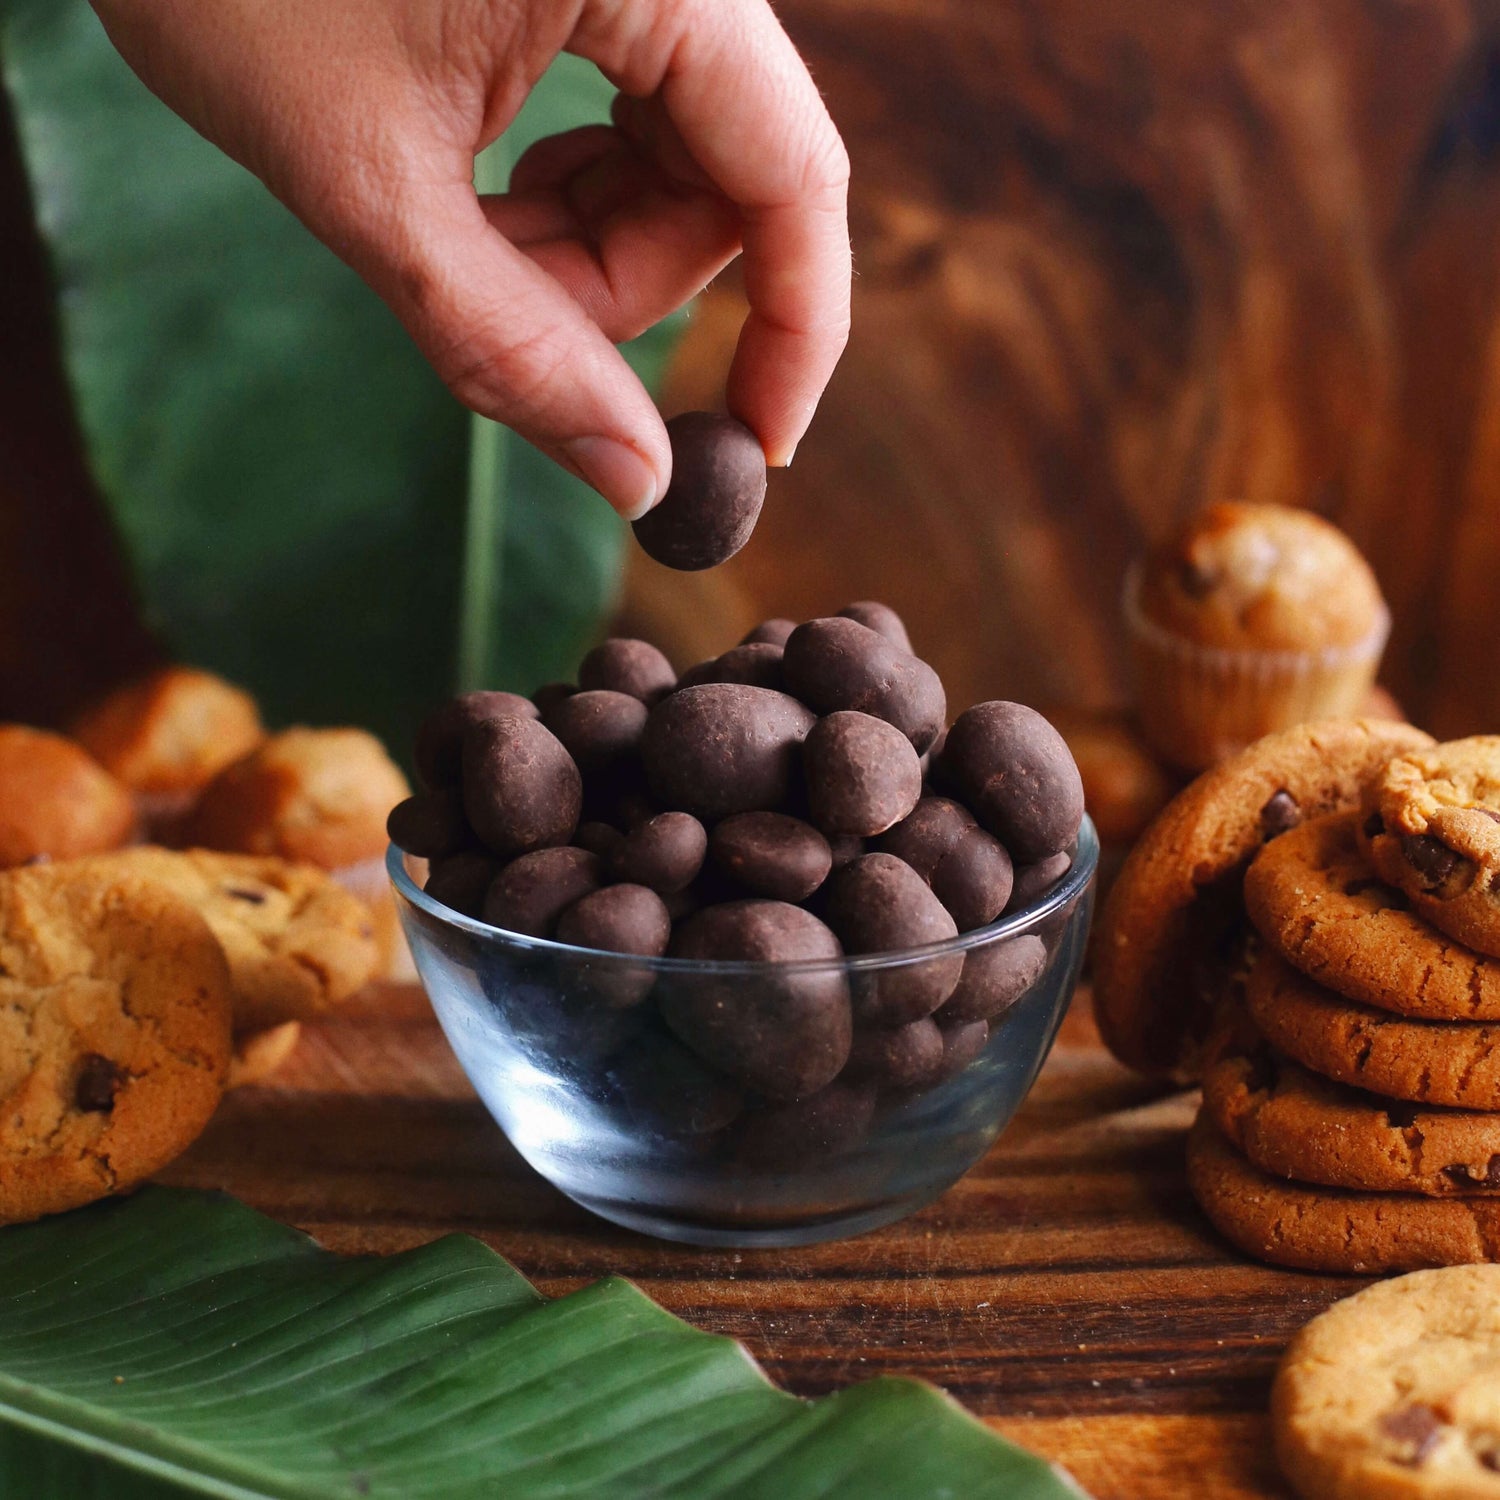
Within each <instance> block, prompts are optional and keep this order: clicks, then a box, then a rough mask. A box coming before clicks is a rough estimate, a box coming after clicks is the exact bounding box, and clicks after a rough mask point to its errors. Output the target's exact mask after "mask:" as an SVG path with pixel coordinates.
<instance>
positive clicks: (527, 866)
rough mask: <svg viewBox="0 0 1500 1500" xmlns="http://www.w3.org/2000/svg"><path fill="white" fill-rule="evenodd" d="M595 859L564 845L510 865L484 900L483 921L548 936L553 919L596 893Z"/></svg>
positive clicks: (541, 851) (596, 874)
mask: <svg viewBox="0 0 1500 1500" xmlns="http://www.w3.org/2000/svg"><path fill="white" fill-rule="evenodd" d="M600 875H601V871H600V866H599V856H598V855H597V854H590V853H589V851H588V850H587V849H576V848H573V847H571V846H569V845H563V846H561V847H557V848H551V849H535V850H533V851H532V852H531V853H530V854H523V855H522V856H521V857H520V858H519V859H514V860H512V861H511V862H510V863H509V864H508V865H506V867H505V868H504V869H503V870H502V871H501V872H500V873H499V874H498V875H497V876H496V877H495V879H494V882H493V883H492V884H491V886H490V888H489V891H488V892H487V894H486V895H485V898H484V909H483V916H484V920H485V921H486V922H488V923H489V924H490V926H492V927H503V928H504V929H505V930H506V931H507V932H519V933H522V934H524V935H525V936H527V937H551V936H552V929H553V927H554V926H555V925H556V923H557V919H558V918H559V917H560V916H561V915H562V914H563V912H565V911H566V910H567V909H568V908H569V907H570V906H572V905H573V904H574V902H576V901H577V900H579V898H580V897H583V896H586V895H588V894H589V892H590V891H595V890H597V889H598V888H599V880H600Z"/></svg>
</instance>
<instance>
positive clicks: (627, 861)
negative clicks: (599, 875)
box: [612, 812, 708, 896]
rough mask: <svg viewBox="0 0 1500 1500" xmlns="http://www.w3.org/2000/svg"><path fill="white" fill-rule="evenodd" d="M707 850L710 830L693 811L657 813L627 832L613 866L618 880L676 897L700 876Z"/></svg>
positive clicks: (616, 852)
mask: <svg viewBox="0 0 1500 1500" xmlns="http://www.w3.org/2000/svg"><path fill="white" fill-rule="evenodd" d="M707 853H708V831H707V830H706V829H705V828H704V826H703V825H702V824H701V823H700V822H699V821H698V820H697V818H695V817H694V816H693V815H692V814H691V813H685V812H664V813H657V814H656V816H655V817H653V818H648V819H647V820H646V821H645V822H644V823H641V824H638V825H637V826H636V827H635V828H632V829H631V830H630V832H629V833H627V834H626V835H625V837H624V838H623V839H622V840H621V842H620V846H619V848H618V849H617V850H616V851H615V855H614V860H613V865H612V868H613V871H614V876H615V879H616V880H625V881H632V882H634V883H635V884H636V885H644V886H649V887H650V888H651V889H652V890H653V891H655V892H657V893H658V894H659V895H663V896H674V895H676V894H677V893H678V892H679V891H683V890H686V889H687V887H688V886H690V885H691V884H692V883H693V881H694V880H695V879H696V878H697V875H698V872H699V871H700V870H701V869H702V868H703V859H704V856H705V855H706V854H707Z"/></svg>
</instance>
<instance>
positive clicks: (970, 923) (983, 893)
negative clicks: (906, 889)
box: [875, 797, 1014, 932]
mask: <svg viewBox="0 0 1500 1500" xmlns="http://www.w3.org/2000/svg"><path fill="white" fill-rule="evenodd" d="M875 847H876V848H877V849H879V850H882V851H883V852H885V853H887V854H894V855H896V857H897V858H898V859H904V860H905V861H906V862H907V864H909V865H910V866H911V867H912V868H913V869H914V870H915V871H916V872H917V874H919V875H920V876H921V877H922V878H923V879H924V880H925V881H926V882H927V884H928V885H930V886H931V887H932V892H933V894H934V895H935V896H936V897H937V898H938V900H939V901H941V902H942V903H943V905H944V906H946V907H947V908H948V911H949V912H950V913H951V914H952V917H953V920H954V921H955V922H956V923H957V924H958V930H959V931H960V932H970V931H972V930H973V929H974V928H976V927H983V926H985V925H986V923H989V922H993V921H994V920H995V918H996V917H998V916H999V915H1000V913H1001V912H1002V911H1003V910H1004V909H1005V904H1006V902H1007V901H1008V900H1009V899H1010V892H1011V884H1012V881H1013V879H1014V876H1013V871H1012V867H1011V861H1010V855H1009V854H1007V853H1006V852H1005V849H1004V847H1003V846H1002V845H1001V844H1000V843H999V842H998V840H996V839H995V838H993V837H992V836H991V835H990V834H987V833H986V832H985V831H984V830H983V829H982V828H980V827H979V825H978V824H977V823H976V822H975V821H974V815H973V814H972V813H971V812H969V810H968V809H967V808H965V807H963V806H961V805H960V804H959V803H957V802H954V801H953V800H952V799H951V798H948V797H923V798H922V800H921V801H920V802H918V803H917V805H916V807H914V808H913V809H912V812H911V815H910V816H909V817H907V818H904V819H903V820H902V821H901V822H900V823H898V824H897V825H896V826H895V827H894V828H892V829H891V830H890V832H889V833H887V834H884V835H882V837H881V838H879V839H877V840H876V843H875Z"/></svg>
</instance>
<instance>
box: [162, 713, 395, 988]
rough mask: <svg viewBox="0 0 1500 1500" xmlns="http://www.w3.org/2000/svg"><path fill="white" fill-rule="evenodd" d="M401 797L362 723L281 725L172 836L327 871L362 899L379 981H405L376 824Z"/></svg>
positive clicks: (209, 791) (214, 786) (382, 839)
mask: <svg viewBox="0 0 1500 1500" xmlns="http://www.w3.org/2000/svg"><path fill="white" fill-rule="evenodd" d="M410 795H411V788H410V786H409V785H408V784H407V780H406V777H405V776H403V775H402V773H401V771H400V769H399V768H398V767H397V766H396V765H395V763H394V762H393V761H392V760H391V758H390V757H389V756H388V755H387V754H386V753H385V747H384V746H383V745H382V744H381V743H380V741H379V740H378V739H376V738H375V736H374V735H372V734H367V733H366V732H365V731H364V730H363V729H306V728H300V727H299V728H295V729H285V730H282V731H281V732H280V733H279V734H273V735H271V736H269V737H268V738H267V739H265V740H263V741H262V742H261V744H260V745H258V746H257V747H256V748H255V749H254V750H252V751H251V752H250V753H249V754H248V755H245V756H242V757H241V758H240V759H239V760H237V761H235V762H234V764H233V765H230V766H226V767H225V768H224V769H223V770H222V771H220V772H219V774H218V775H217V776H215V777H214V779H213V780H212V781H211V782H209V784H208V785H207V786H206V787H205V788H204V789H203V792H202V794H201V795H200V796H199V798H198V800H197V802H196V803H195V804H194V806H193V809H192V811H191V812H190V813H189V814H188V816H187V817H186V819H185V820H184V821H183V823H182V826H181V829H180V831H179V836H178V842H179V843H181V844H182V845H184V846H189V845H195V846H197V847H199V848H203V849H226V850H231V851H235V852H239V853H243V854H276V855H280V856H281V858H283V859H291V860H301V861H304V862H305V863H307V864H312V865H317V866H318V867H319V868H320V869H323V870H327V871H328V872H329V873H330V874H331V875H332V876H333V877H334V878H335V879H336V880H337V881H338V882H339V883H340V884H341V885H343V886H344V887H345V888H346V889H348V890H350V891H352V892H353V893H354V894H355V895H356V896H359V897H360V898H361V899H362V900H364V901H365V902H367V903H368V904H369V906H370V909H371V911H372V912H373V913H374V915H375V920H376V925H377V929H378V934H379V937H380V942H381V948H382V952H383V955H384V959H385V962H384V966H383V971H384V973H385V974H386V975H387V977H389V978H402V979H405V978H410V977H412V974H413V971H412V969H411V966H410V964H411V960H410V957H409V955H408V954H407V952H406V944H405V940H404V939H403V938H402V936H401V930H400V924H399V922H398V921H397V918H396V910H395V904H394V902H393V901H392V899H391V894H390V886H389V883H388V882H387V880H386V875H385V850H386V844H387V839H386V832H385V820H386V817H387V816H388V815H389V813H390V810H391V809H392V808H393V807H394V806H395V805H396V804H397V803H398V802H401V801H404V800H405V799H406V798H407V797H409V796H410Z"/></svg>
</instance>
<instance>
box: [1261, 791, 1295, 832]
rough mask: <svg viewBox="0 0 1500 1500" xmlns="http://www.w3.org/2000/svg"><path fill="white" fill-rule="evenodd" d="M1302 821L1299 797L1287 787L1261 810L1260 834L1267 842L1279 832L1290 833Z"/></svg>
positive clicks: (1271, 798) (1269, 800)
mask: <svg viewBox="0 0 1500 1500" xmlns="http://www.w3.org/2000/svg"><path fill="white" fill-rule="evenodd" d="M1301 821H1302V809H1301V808H1300V807H1299V806H1298V805H1297V799H1296V798H1295V797H1294V796H1292V794H1291V793H1290V792H1288V791H1286V790H1285V789H1283V790H1282V791H1279V792H1277V793H1275V794H1274V795H1273V796H1272V797H1270V798H1269V799H1268V800H1267V802H1266V805H1265V806H1264V807H1263V808H1261V810H1260V836H1261V838H1263V839H1264V840H1265V841H1266V842H1267V843H1269V842H1270V841H1271V840H1272V839H1274V838H1275V837H1277V835H1278V834H1283V833H1288V832H1290V831H1291V830H1292V829H1293V828H1295V827H1296V826H1297V825H1298V824H1299V823H1300V822H1301Z"/></svg>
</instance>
